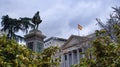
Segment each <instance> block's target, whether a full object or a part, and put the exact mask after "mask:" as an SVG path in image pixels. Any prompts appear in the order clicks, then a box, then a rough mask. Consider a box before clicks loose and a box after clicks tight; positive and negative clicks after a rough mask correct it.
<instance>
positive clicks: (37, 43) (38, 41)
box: [25, 30, 46, 52]
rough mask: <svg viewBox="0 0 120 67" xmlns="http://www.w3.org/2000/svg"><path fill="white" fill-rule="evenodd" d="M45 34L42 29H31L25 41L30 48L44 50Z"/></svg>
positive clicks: (36, 50)
mask: <svg viewBox="0 0 120 67" xmlns="http://www.w3.org/2000/svg"><path fill="white" fill-rule="evenodd" d="M44 38H46V36H44V35H43V34H42V32H41V31H40V30H31V31H30V32H29V34H27V35H25V41H26V45H27V47H28V48H30V49H31V50H33V51H35V52H42V51H43V47H44V45H43V44H44Z"/></svg>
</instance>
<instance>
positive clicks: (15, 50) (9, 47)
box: [0, 35, 58, 67]
mask: <svg viewBox="0 0 120 67" xmlns="http://www.w3.org/2000/svg"><path fill="white" fill-rule="evenodd" d="M57 49H58V48H57V47H50V48H47V49H45V50H44V51H43V52H42V53H35V52H33V51H31V50H30V49H28V48H26V46H22V45H19V44H18V43H17V42H16V41H15V40H9V39H7V38H6V36H5V35H3V36H2V37H0V67H49V66H57V65H58V62H55V61H53V62H52V59H53V58H51V56H53V55H54V53H55V51H57Z"/></svg>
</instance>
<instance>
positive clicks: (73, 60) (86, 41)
mask: <svg viewBox="0 0 120 67" xmlns="http://www.w3.org/2000/svg"><path fill="white" fill-rule="evenodd" d="M90 41H91V36H90V35H89V37H88V36H86V37H81V36H76V35H71V36H70V37H69V39H68V40H67V42H66V43H65V44H64V45H63V46H61V50H62V51H61V53H60V54H59V56H61V62H60V67H70V66H71V65H73V64H79V63H80V58H84V57H85V54H82V53H84V52H85V50H86V49H88V48H89V47H90Z"/></svg>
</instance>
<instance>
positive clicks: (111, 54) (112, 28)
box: [73, 7, 120, 67]
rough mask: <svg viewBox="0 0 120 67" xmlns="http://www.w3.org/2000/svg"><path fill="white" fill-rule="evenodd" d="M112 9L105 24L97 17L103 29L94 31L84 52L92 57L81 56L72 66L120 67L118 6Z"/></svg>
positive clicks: (119, 9)
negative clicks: (90, 41) (91, 39)
mask: <svg viewBox="0 0 120 67" xmlns="http://www.w3.org/2000/svg"><path fill="white" fill-rule="evenodd" d="M114 9H115V11H114V12H115V14H114V15H110V17H111V18H110V19H109V20H108V21H107V24H106V25H104V24H103V23H102V22H100V20H98V19H97V21H98V23H99V24H100V26H101V27H103V29H101V30H96V31H95V34H96V38H95V39H94V40H93V41H92V46H91V48H89V49H88V50H87V51H86V52H85V53H87V54H88V56H89V57H90V56H91V55H92V57H91V58H82V59H81V60H80V64H77V65H74V66H73V67H120V24H119V23H120V19H119V18H120V7H119V8H114Z"/></svg>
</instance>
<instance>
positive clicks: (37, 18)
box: [32, 11, 42, 30]
mask: <svg viewBox="0 0 120 67" xmlns="http://www.w3.org/2000/svg"><path fill="white" fill-rule="evenodd" d="M41 22H42V20H41V18H40V16H39V11H37V13H35V15H34V16H33V18H32V23H34V29H36V30H38V26H39V24H40V23H41Z"/></svg>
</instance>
